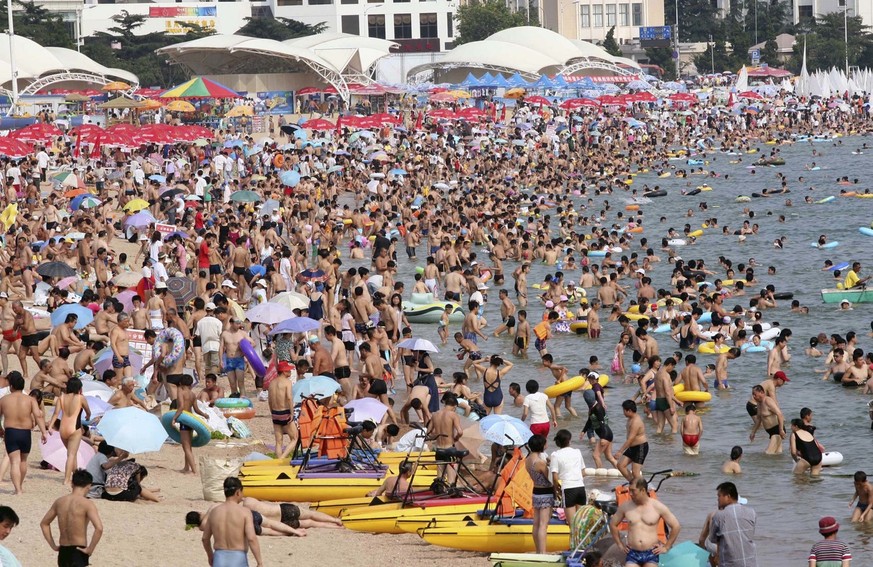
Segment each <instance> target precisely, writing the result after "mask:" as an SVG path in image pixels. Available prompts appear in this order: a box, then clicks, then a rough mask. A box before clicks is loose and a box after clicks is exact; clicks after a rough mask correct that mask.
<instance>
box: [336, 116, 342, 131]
mask: <svg viewBox="0 0 873 567" xmlns="http://www.w3.org/2000/svg"><path fill="white" fill-rule="evenodd" d="M342 122H343V117H342V116H338V117H337V119H336V133H337V135H340V134H342V131H343V127H342Z"/></svg>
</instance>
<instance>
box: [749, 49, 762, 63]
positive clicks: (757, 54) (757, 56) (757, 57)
mask: <svg viewBox="0 0 873 567" xmlns="http://www.w3.org/2000/svg"><path fill="white" fill-rule="evenodd" d="M750 55H751V56H752V65H757V64H758V63H760V62H761V50H760V49H753V50H752V52H751V53H750Z"/></svg>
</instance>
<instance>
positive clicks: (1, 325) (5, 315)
mask: <svg viewBox="0 0 873 567" xmlns="http://www.w3.org/2000/svg"><path fill="white" fill-rule="evenodd" d="M16 324H17V321H16V317H15V311H14V310H13V309H12V303H11V302H10V301H9V295H8V294H6V293H5V292H0V331H2V333H3V343H2V346H0V359H2V363H3V375H4V376H5V375H6V373H7V372H8V371H9V349H11V348H15V349H16V350H18V351H20V350H21V333H20V332H19V331H18V329H16Z"/></svg>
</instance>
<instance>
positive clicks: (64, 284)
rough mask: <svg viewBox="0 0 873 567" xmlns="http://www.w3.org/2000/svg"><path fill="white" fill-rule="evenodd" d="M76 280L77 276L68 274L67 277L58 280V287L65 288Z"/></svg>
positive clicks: (77, 279)
mask: <svg viewBox="0 0 873 567" xmlns="http://www.w3.org/2000/svg"><path fill="white" fill-rule="evenodd" d="M77 281H79V277H78V276H70V277H68V278H64V279H62V280H61V281H59V282H58V289H67V288H68V287H70V286H71V285H73V284H74V283H76V282H77Z"/></svg>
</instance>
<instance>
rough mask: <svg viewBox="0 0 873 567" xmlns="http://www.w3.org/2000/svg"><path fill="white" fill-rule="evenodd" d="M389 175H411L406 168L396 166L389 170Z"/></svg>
mask: <svg viewBox="0 0 873 567" xmlns="http://www.w3.org/2000/svg"><path fill="white" fill-rule="evenodd" d="M388 175H409V174H408V173H406V170H405V169H400V168H399V167H395V168H394V169H392V170H391V171H389V172H388Z"/></svg>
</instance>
